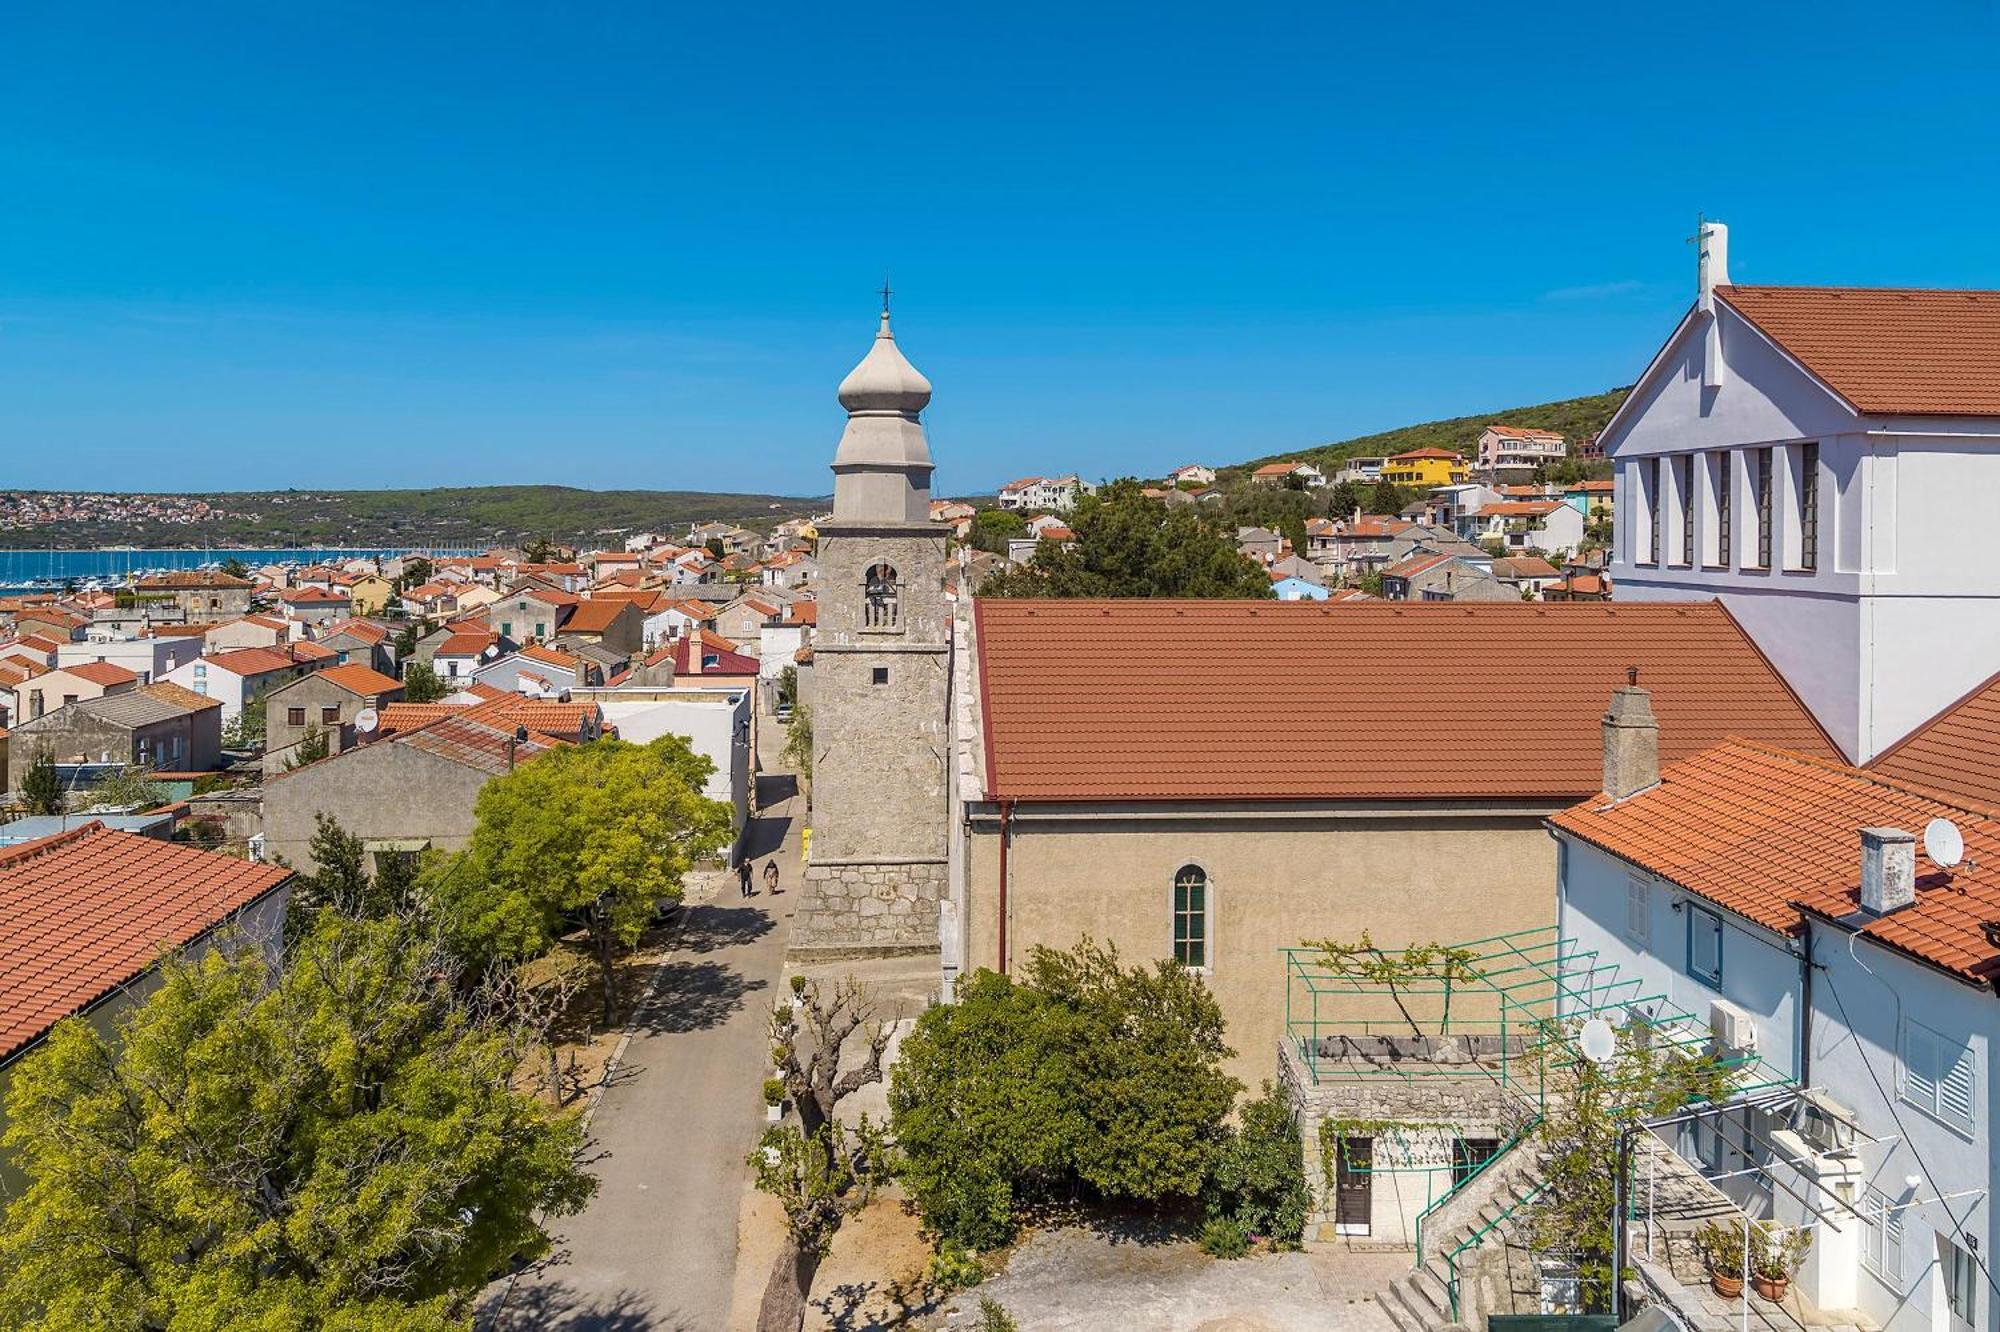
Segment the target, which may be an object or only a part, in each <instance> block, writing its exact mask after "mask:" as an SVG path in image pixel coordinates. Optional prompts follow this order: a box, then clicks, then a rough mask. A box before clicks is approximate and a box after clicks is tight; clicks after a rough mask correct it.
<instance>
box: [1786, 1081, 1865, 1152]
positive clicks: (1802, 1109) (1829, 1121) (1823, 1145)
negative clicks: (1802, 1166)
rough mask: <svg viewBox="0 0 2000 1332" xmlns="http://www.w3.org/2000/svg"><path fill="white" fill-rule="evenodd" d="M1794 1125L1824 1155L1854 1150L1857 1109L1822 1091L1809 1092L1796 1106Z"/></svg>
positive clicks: (1793, 1114)
mask: <svg viewBox="0 0 2000 1332" xmlns="http://www.w3.org/2000/svg"><path fill="white" fill-rule="evenodd" d="M1790 1128H1791V1130H1792V1132H1794V1133H1796V1134H1798V1135H1799V1137H1801V1138H1803V1139H1804V1140H1805V1142H1806V1145H1807V1146H1808V1147H1811V1148H1812V1149H1813V1150H1814V1151H1816V1152H1818V1153H1819V1154H1820V1155H1821V1156H1845V1155H1848V1154H1849V1153H1851V1152H1853V1150H1854V1112H1853V1111H1851V1110H1848V1109H1847V1108H1846V1107H1844V1106H1842V1105H1840V1104H1839V1103H1838V1102H1835V1101H1832V1100H1829V1099H1828V1098H1826V1097H1825V1096H1822V1095H1820V1094H1819V1093H1818V1092H1810V1091H1809V1092H1806V1093H1804V1094H1803V1095H1801V1096H1800V1097H1799V1099H1798V1103H1797V1104H1796V1105H1794V1106H1793V1107H1792V1117H1791V1123H1790Z"/></svg>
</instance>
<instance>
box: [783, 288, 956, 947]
mask: <svg viewBox="0 0 2000 1332" xmlns="http://www.w3.org/2000/svg"><path fill="white" fill-rule="evenodd" d="M930 400H931V385H930V381H929V380H927V379H925V378H924V377H923V376H922V375H921V374H919V373H918V372H917V369H916V367H915V366H913V365H911V364H910V363H909V361H908V360H906V359H905V358H904V356H903V353H902V351H901V350H900V349H898V347H897V346H896V337H895V334H894V333H892V332H891V331H890V328H889V307H888V295H887V293H886V292H885V293H884V295H883V304H882V324H881V328H880V330H879V331H878V332H877V333H876V334H875V345H874V346H873V347H871V348H869V350H868V354H867V355H866V356H864V357H862V358H861V363H860V364H859V365H857V366H855V367H854V369H853V371H852V372H850V373H849V374H848V376H847V378H846V379H844V380H842V381H841V384H840V405H841V406H842V407H845V408H846V409H847V429H846V430H845V432H843V433H842V435H841V437H840V448H839V450H838V451H837V452H836V453H835V454H834V458H833V517H832V519H831V520H830V521H828V522H825V523H822V524H820V525H819V566H820V572H819V625H818V628H817V630H816V631H815V634H814V638H813V684H812V698H811V705H812V710H813V712H812V720H813V784H812V785H813V810H812V851H811V855H812V859H811V862H810V864H808V865H807V867H806V871H805V880H806V891H805V900H804V901H803V902H802V903H801V904H800V908H799V912H798V915H797V917H796V919H795V920H794V922H793V926H792V949H793V951H794V952H796V953H803V954H813V953H822V954H825V953H839V954H850V955H860V954H898V953H920V952H935V951H936V949H937V947H938V900H939V897H940V894H941V892H942V890H943V887H944V882H945V841H946V827H947V818H948V808H947V799H948V791H947V787H946V771H947V763H948V760H947V736H946V718H947V714H948V709H949V705H950V686H951V617H950V615H949V613H948V612H947V609H946V605H945V597H944V570H945V538H946V532H945V529H944V528H943V527H941V526H939V525H938V524H936V523H933V522H932V521H931V520H930V499H931V453H930V445H929V444H928V443H927V442H926V440H925V438H924V427H923V423H922V422H921V421H920V420H919V414H920V413H921V412H922V411H923V409H924V407H925V406H926V405H927V404H928V403H929V402H930Z"/></svg>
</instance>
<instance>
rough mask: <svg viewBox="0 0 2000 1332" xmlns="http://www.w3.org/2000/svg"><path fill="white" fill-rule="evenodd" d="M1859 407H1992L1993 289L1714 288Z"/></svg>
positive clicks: (1999, 401)
mask: <svg viewBox="0 0 2000 1332" xmlns="http://www.w3.org/2000/svg"><path fill="white" fill-rule="evenodd" d="M1716 294H1717V295H1718V296H1720V297H1722V299H1723V300H1725V301H1727V302H1728V303H1729V305H1730V306H1731V308H1733V309H1735V310H1736V311H1737V312H1738V313H1739V314H1741V315H1742V316H1743V317H1744V318H1746V319H1748V320H1749V321H1750V322H1751V323H1753V324H1755V325H1756V326H1757V327H1758V328H1759V329H1761V330H1762V331H1763V332H1764V333H1765V334H1766V335H1767V336H1769V337H1770V339H1771V340H1772V341H1773V342H1776V343H1777V344H1778V345H1779V346H1781V347H1783V348H1784V349H1785V350H1786V351H1787V352H1789V353H1790V354H1791V355H1792V356H1793V357H1795V358H1796V359H1797V360H1798V361H1799V363H1800V364H1801V365H1803V366H1805V368H1806V369H1807V370H1809V371H1811V372H1812V373H1813V374H1814V375H1815V376H1816V377H1818V378H1819V380H1820V381H1821V382H1822V383H1824V384H1825V385H1826V386H1827V387H1829V388H1831V389H1832V390H1833V391H1834V392H1835V393H1837V394H1839V395H1840V396H1841V397H1842V398H1845V399H1846V400H1847V401H1848V402H1850V403H1852V404H1853V405H1854V407H1855V408H1856V409H1857V410H1859V411H1862V412H1870V413H1876V414H1881V415H1890V416H2000V291H1948V290H1929V289H1912V288H1896V287H1741V286H1725V287H1717V288H1716Z"/></svg>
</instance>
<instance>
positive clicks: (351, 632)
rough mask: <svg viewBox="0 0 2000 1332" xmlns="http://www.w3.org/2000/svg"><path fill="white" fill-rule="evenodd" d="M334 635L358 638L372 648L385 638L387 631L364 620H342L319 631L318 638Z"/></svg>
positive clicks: (387, 634)
mask: <svg viewBox="0 0 2000 1332" xmlns="http://www.w3.org/2000/svg"><path fill="white" fill-rule="evenodd" d="M336 634H346V635H348V636H349V637H350V638H358V639H360V640H361V641H362V642H364V643H366V644H368V645H369V646H370V647H373V646H375V644H377V643H380V642H381V641H382V640H383V639H385V638H387V637H388V636H389V631H388V630H387V629H384V628H383V627H382V626H381V625H379V624H370V623H368V621H366V620H342V621H341V622H340V623H339V624H330V625H328V626H327V627H326V628H325V629H323V630H321V631H320V636H321V637H323V638H332V637H333V636H334V635H336Z"/></svg>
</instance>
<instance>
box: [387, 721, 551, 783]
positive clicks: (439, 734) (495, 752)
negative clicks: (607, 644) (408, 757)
mask: <svg viewBox="0 0 2000 1332" xmlns="http://www.w3.org/2000/svg"><path fill="white" fill-rule="evenodd" d="M516 724H517V723H514V722H511V721H509V722H499V723H496V722H493V721H487V720H481V719H480V718H477V717H470V716H464V715H460V716H457V717H446V718H444V719H442V720H440V721H436V722H433V723H431V724H430V725H429V726H425V727H422V728H420V729H418V730H414V731H411V732H409V733H408V734H406V735H399V736H397V737H396V738H395V739H394V740H392V741H390V742H389V743H391V744H398V745H408V746H409V747H410V748H412V749H419V750H422V751H423V752H424V753H426V754H435V755H436V756H437V757H439V758H442V759H448V760H450V761H451V762H453V763H457V764H461V765H463V766H465V767H468V768H476V769H478V770H479V771H480V772H484V773H489V774H491V775H492V776H495V777H497V776H499V775H500V774H502V773H504V772H506V771H507V770H508V765H509V744H510V742H513V743H512V762H514V763H525V762H527V761H528V760H529V759H531V758H534V757H535V756H537V755H539V754H546V753H548V752H549V751H550V750H551V749H554V748H555V747H556V746H558V745H561V744H564V743H566V742H565V741H562V740H558V739H556V738H555V737H553V736H547V735H537V734H536V733H535V732H534V730H533V729H532V728H531V729H530V730H529V732H528V738H527V739H526V740H522V741H514V727H515V725H516Z"/></svg>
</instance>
